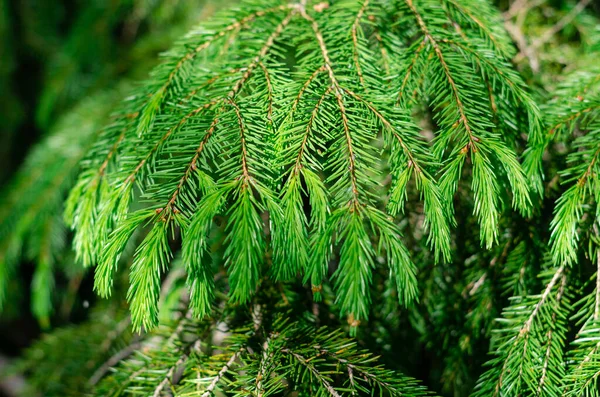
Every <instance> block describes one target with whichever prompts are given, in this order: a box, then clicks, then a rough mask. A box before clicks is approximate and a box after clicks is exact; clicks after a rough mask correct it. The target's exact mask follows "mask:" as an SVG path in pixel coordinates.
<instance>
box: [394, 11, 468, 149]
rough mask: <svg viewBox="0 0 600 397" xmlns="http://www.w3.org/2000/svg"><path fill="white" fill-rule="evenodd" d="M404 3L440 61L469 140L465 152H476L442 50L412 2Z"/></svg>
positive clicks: (460, 101) (462, 106)
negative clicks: (469, 150)
mask: <svg viewBox="0 0 600 397" xmlns="http://www.w3.org/2000/svg"><path fill="white" fill-rule="evenodd" d="M405 1H406V4H407V5H408V7H409V8H410V10H411V12H412V13H413V15H414V16H415V18H416V20H417V24H418V25H419V28H420V29H421V31H422V32H423V34H424V35H425V37H426V38H427V39H428V40H429V41H430V42H431V45H432V46H433V49H434V51H435V54H436V56H437V57H438V60H439V61H440V65H441V66H442V69H443V70H444V75H445V76H446V80H447V81H448V85H449V86H450V90H451V91H452V96H453V97H454V101H455V102H456V107H457V109H458V113H459V121H460V123H462V125H463V126H464V127H465V131H466V132H467V135H468V138H469V143H468V144H467V146H466V149H467V150H468V149H471V150H473V151H474V152H476V151H477V145H476V142H477V141H479V138H477V137H475V135H474V133H473V131H472V129H471V124H470V122H469V119H468V118H467V114H466V111H465V107H464V105H463V103H462V100H461V99H460V94H459V90H458V87H457V86H456V83H455V81H454V78H453V77H452V73H451V72H450V68H449V67H448V64H447V63H446V60H445V58H444V55H443V53H442V49H441V47H440V45H439V43H438V42H437V40H436V39H435V38H434V37H433V35H432V34H431V32H430V31H429V29H428V28H427V25H426V24H425V21H424V20H423V17H422V16H421V14H420V13H419V11H418V10H417V9H416V7H415V5H414V4H413V0H405Z"/></svg>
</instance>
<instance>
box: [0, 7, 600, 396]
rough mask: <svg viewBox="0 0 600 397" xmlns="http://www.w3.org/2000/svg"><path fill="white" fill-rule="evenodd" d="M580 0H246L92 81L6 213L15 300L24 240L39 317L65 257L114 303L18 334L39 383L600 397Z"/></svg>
mask: <svg viewBox="0 0 600 397" xmlns="http://www.w3.org/2000/svg"><path fill="white" fill-rule="evenodd" d="M151 3H152V4H153V5H152V6H151V5H150V3H148V4H147V7H157V8H156V10H163V12H164V10H165V9H164V8H162V7H167V6H166V5H161V4H160V3H162V2H156V4H155V3H154V2H151ZM519 3H523V4H520V5H519ZM588 3H589V1H587V2H586V1H585V0H584V1H582V2H580V3H578V4H576V5H575V4H571V3H568V2H567V3H565V4H564V5H563V4H562V3H560V4H559V5H553V4H542V5H539V6H535V5H532V4H529V2H519V1H516V2H514V3H511V6H510V7H509V8H508V9H507V10H505V12H501V11H500V9H501V8H502V7H504V5H503V4H502V2H499V4H492V3H491V2H488V1H487V0H467V1H458V0H338V1H323V2H321V1H316V0H315V1H309V0H299V1H291V2H290V1H288V0H275V1H269V2H267V1H264V0H242V1H241V2H240V3H239V4H236V5H234V6H233V7H230V9H228V10H224V11H220V12H217V13H216V15H214V16H212V17H210V18H208V19H206V20H203V21H202V22H201V23H200V24H199V25H198V26H197V27H195V28H194V29H192V30H191V31H190V32H189V33H188V34H186V35H185V36H183V37H182V38H181V39H179V40H178V41H177V42H176V43H175V44H174V45H172V46H171V47H170V49H169V50H168V51H167V52H165V53H163V54H162V56H161V59H160V63H159V64H158V66H156V67H155V68H154V69H153V71H152V72H151V73H150V74H149V77H147V79H146V80H145V81H143V82H142V83H141V84H137V85H136V86H135V87H133V88H132V87H130V86H129V87H125V88H122V87H121V86H115V87H113V88H112V89H106V90H99V91H98V92H96V93H95V94H94V95H88V96H87V97H86V98H85V99H83V100H81V101H80V102H79V103H78V105H77V106H75V107H74V108H73V109H72V110H70V111H69V112H66V114H65V116H63V117H62V118H61V119H60V121H59V122H57V123H55V124H54V125H53V126H52V130H51V131H52V132H51V133H50V134H49V136H48V137H46V138H45V139H44V140H43V141H42V142H41V143H40V144H38V146H37V147H36V148H35V149H34V150H33V151H32V152H31V153H30V155H29V157H28V159H27V161H26V162H25V164H24V165H23V167H22V168H21V170H20V171H19V173H18V174H17V176H16V177H15V179H14V180H13V181H12V182H11V184H10V185H9V186H8V187H7V188H6V190H5V191H6V192H7V193H6V194H5V196H6V197H7V200H6V204H5V205H4V206H3V207H1V209H0V304H3V305H4V306H6V305H7V302H8V298H9V297H10V296H11V294H13V293H14V292H13V291H11V288H13V289H14V288H17V287H16V285H15V283H13V282H12V280H13V278H14V275H15V274H17V271H18V263H19V261H20V260H21V258H23V257H25V258H30V259H31V260H33V261H34V262H35V263H36V270H35V274H34V276H33V281H32V311H33V314H34V315H35V316H36V318H38V319H39V321H40V323H41V324H42V325H44V326H49V324H50V318H51V316H52V314H53V304H52V302H53V300H56V299H55V298H54V297H55V295H56V294H57V293H58V292H57V291H55V290H56V288H55V285H56V281H55V277H56V274H57V270H61V271H62V272H64V273H66V274H67V275H68V276H69V278H71V279H81V278H83V277H85V274H86V272H87V271H88V270H89V271H90V273H93V288H94V291H95V292H96V293H97V294H98V295H99V296H100V297H102V298H110V300H107V301H103V302H102V303H98V304H97V306H96V307H95V308H94V309H93V312H92V313H93V314H92V315H91V316H90V319H88V320H86V321H85V322H84V323H82V324H79V325H70V326H68V327H65V328H59V329H58V330H56V331H53V332H52V333H50V334H49V335H47V336H45V337H43V338H42V339H41V340H40V341H39V342H37V343H36V344H34V345H33V346H32V347H31V348H30V349H29V350H27V352H26V353H25V355H24V356H23V358H22V359H21V360H20V361H19V363H18V364H17V366H16V367H15V369H16V370H17V372H21V373H25V374H27V375H28V377H29V378H30V379H31V384H30V386H31V390H30V391H28V392H30V393H34V392H35V391H41V392H42V393H44V394H43V395H47V396H52V395H57V396H58V395H97V396H107V395H109V396H120V395H148V396H155V397H158V396H205V397H208V396H211V395H235V396H238V395H240V396H241V395H257V396H267V395H287V394H289V393H294V394H297V395H307V396H308V395H311V396H312V395H319V396H320V395H322V396H327V395H329V396H341V395H353V396H354V395H375V394H378V395H394V396H415V397H416V396H427V395H432V393H430V392H428V391H427V389H426V388H425V387H424V386H421V385H420V383H419V382H417V381H415V380H413V378H412V377H408V376H406V375H404V374H407V375H410V376H414V377H415V378H419V377H421V378H424V379H423V380H424V381H425V382H424V383H425V384H426V385H427V386H428V387H430V389H433V390H436V391H438V392H439V393H440V394H441V395H455V396H463V395H472V396H475V397H483V396H486V397H487V396H595V395H597V394H598V390H599V389H598V387H599V386H598V383H597V379H598V375H599V374H600V368H599V365H598V362H599V361H598V359H599V357H600V356H599V355H600V352H599V351H598V349H599V347H600V334H599V332H600V319H599V316H600V205H599V203H600V68H598V66H597V65H594V61H593V60H594V59H595V57H597V56H598V54H599V53H600V31H598V29H597V26H600V25H599V24H600V21H599V18H598V16H597V15H594V14H593V13H592V12H589V11H588V10H587V9H586V7H587V6H588ZM515 4H516V5H515ZM0 5H1V4H0ZM121 6H122V7H123V10H125V11H124V13H125V14H124V15H129V14H128V11H127V10H129V9H130V7H131V5H130V4H129V3H128V2H125V3H123V4H122V5H121ZM134 8H135V7H134ZM192 8H193V7H192ZM103 9H104V8H103ZM140 10H141V11H139V12H138V13H136V14H135V18H142V19H141V20H145V19H144V18H148V21H147V23H149V24H150V26H151V25H152V21H153V18H154V17H155V16H156V15H162V14H161V12H158V14H154V12H155V11H151V10H150V9H149V8H146V6H144V7H141V8H140ZM98 13H99V11H98V8H93V7H92V6H90V9H89V14H86V15H87V17H85V16H84V17H82V25H81V28H82V29H84V28H85V21H86V20H87V19H86V18H95V17H96V15H97V14H98ZM111 15H112V14H111ZM546 15H552V18H555V19H556V20H553V21H552V22H551V24H550V25H547V24H546V23H547V22H546V21H545V20H542V18H541V16H544V18H545V16H546ZM0 17H1V16H0ZM115 17H116V16H115ZM552 18H551V19H552ZM158 20H159V21H162V19H160V18H158ZM1 22H2V19H1V18H0V23H1ZM111 23H118V19H115V20H114V21H113V20H111ZM140 23H141V22H140ZM140 26H141V25H140ZM144 26H145V25H144ZM1 27H2V25H0V28H1ZM84 30H85V29H84ZM540 30H541V32H540ZM151 31H152V29H150V30H149V32H148V37H152V35H153V34H154V33H152V32H151ZM573 31H576V32H577V34H574V33H573ZM80 35H81V37H85V35H83V34H80ZM77 36H78V34H77V31H75V33H74V37H77ZM74 40H75V38H74ZM140 41H141V40H140ZM81 43H85V41H82V42H81ZM81 43H79V44H72V45H73V46H74V47H70V46H67V47H65V51H66V52H69V51H71V49H73V48H79V45H80V44H81ZM559 49H562V50H559ZM561 51H562V52H561ZM564 54H568V56H567V57H565V55H564ZM569 58H573V59H572V60H571V59H569ZM134 59H135V58H134ZM88 61H89V59H87V58H86V57H85V56H83V58H82V60H81V62H82V64H81V66H82V68H84V65H85V63H86V62H88ZM61 67H62V66H58V68H59V69H60V68H61ZM0 72H1V70H0ZM54 75H55V74H54V73H52V72H51V71H49V76H54ZM108 75H110V73H108ZM0 78H2V75H1V74H0ZM96 78H98V81H101V80H102V79H103V78H104V77H103V76H102V73H100V74H98V75H97V76H96ZM556 80H558V81H559V82H558V83H556V82H555V81H556ZM48 90H49V91H47V92H46V93H45V94H44V95H43V96H42V101H41V105H40V109H38V111H39V113H38V116H39V119H38V121H39V122H40V123H42V124H44V123H47V122H49V120H50V119H52V114H53V113H54V112H55V111H58V110H57V109H59V108H60V107H62V106H64V101H67V99H66V98H62V99H60V98H57V97H56V95H58V94H57V92H55V91H53V89H52V85H51V84H49V88H48ZM53 92H54V93H53ZM61 95H62V94H61ZM116 98H119V100H118V101H117V100H115V99H116ZM54 107H56V109H54ZM44 120H46V121H44ZM67 196H68V197H67ZM40 198H43V200H42V199H40ZM65 224H66V225H67V226H68V228H66V227H65ZM70 240H72V248H73V257H71V251H70V250H69V249H68V245H67V244H66V242H67V241H70ZM125 302H126V304H127V307H128V313H127V312H125V311H124V310H123V306H124V303H125ZM0 307H1V306H0ZM346 333H349V334H350V335H351V336H352V337H356V338H357V339H349V338H348V336H347V335H346ZM65 346H66V347H67V350H68V354H66V355H61V354H57V353H60V350H61V349H63V348H64V347H65ZM365 348H370V349H373V350H374V352H376V353H381V354H382V357H381V358H379V359H377V358H376V357H375V356H374V355H372V354H371V353H369V352H368V351H367V350H365ZM488 351H489V354H488V355H486V353H487V352H488ZM37 361H42V362H43V365H42V366H40V367H37V366H36V363H37ZM378 362H381V364H379V363H378ZM424 363H425V364H427V365H428V370H426V371H423V372H422V373H420V372H419V371H418V369H417V368H418V367H419V365H423V364H424ZM386 368H390V369H386Z"/></svg>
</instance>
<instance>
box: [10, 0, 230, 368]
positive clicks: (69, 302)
mask: <svg viewBox="0 0 600 397" xmlns="http://www.w3.org/2000/svg"><path fill="white" fill-rule="evenodd" d="M225 4H227V0H225V1H220V2H218V4H217V2H211V1H197V0H85V1H83V0H65V1H46V0H19V1H9V0H0V120H1V122H0V184H1V185H0V186H1V189H0V192H1V193H0V194H1V196H0V197H2V200H1V201H2V205H1V210H0V220H1V221H0V236H2V238H1V239H0V245H4V246H3V247H2V248H3V250H2V251H3V252H4V253H6V257H4V258H2V259H4V261H8V262H9V263H13V266H14V267H15V268H19V271H18V273H17V274H15V275H14V276H15V277H14V279H15V280H14V281H15V282H12V283H11V284H10V285H9V286H8V287H9V292H8V293H7V296H10V300H9V301H8V302H6V304H5V307H4V310H3V312H2V319H1V321H0V335H2V337H0V352H2V354H8V355H15V354H17V353H18V352H19V350H20V349H21V348H22V347H24V346H26V345H28V344H29V343H30V342H31V340H32V338H34V337H36V336H37V335H38V333H39V332H40V329H47V328H49V327H50V325H51V324H52V325H59V324H64V323H67V322H69V321H74V320H75V321H77V320H78V319H82V318H83V317H85V316H86V314H85V312H86V310H84V303H83V302H85V306H86V307H87V306H88V301H87V300H89V299H93V294H92V292H91V284H89V280H88V279H87V278H86V277H85V276H84V274H83V269H82V268H81V267H80V266H79V265H78V264H76V263H75V261H74V259H73V256H72V255H71V252H70V244H69V243H66V241H68V240H67V239H68V235H67V231H66V229H65V228H64V226H63V222H62V212H63V207H62V206H63V201H64V198H65V195H66V193H67V192H68V190H69V189H70V187H71V186H72V183H73V178H74V177H75V176H76V175H77V172H78V163H79V161H81V160H82V158H83V156H84V154H85V151H86V148H87V147H88V145H89V144H90V142H91V141H92V140H93V138H94V136H95V134H96V133H98V130H99V129H100V128H101V127H102V126H104V125H105V124H106V123H107V122H109V120H110V116H109V115H110V114H111V113H112V112H113V111H115V106H117V105H118V104H119V103H120V101H121V100H122V99H123V98H124V96H125V95H126V93H127V87H129V86H131V84H135V82H136V81H139V80H141V79H143V78H144V77H145V76H147V74H148V72H149V70H150V69H151V68H152V66H154V65H155V64H156V63H157V62H158V61H159V57H158V55H159V54H160V53H161V52H163V51H166V50H168V49H169V47H170V46H171V45H172V43H173V42H174V40H175V39H176V38H177V37H179V36H181V35H183V34H184V33H185V32H187V31H188V30H189V29H190V28H191V27H192V26H193V24H195V23H197V22H198V21H200V20H203V19H204V18H206V17H207V16H209V15H211V14H212V13H214V11H215V10H216V9H217V8H218V7H220V6H222V5H225ZM35 144H37V145H35ZM32 146H34V147H33V150H32V151H31V152H29V151H30V149H31V148H32ZM28 152H29V153H28ZM26 154H27V156H26ZM41 170H44V172H43V173H42V172H40V171H41ZM42 174H43V175H42ZM32 184H36V185H37V186H38V187H39V186H40V184H41V185H42V186H44V188H43V189H42V190H41V191H42V192H44V193H46V194H44V197H43V198H40V197H32V196H31V195H27V192H28V187H30V186H31V185H32ZM7 247H8V249H6V248H7ZM21 251H22V252H23V254H22V255H20V254H19V253H20V252H21ZM9 256H12V257H9ZM19 261H20V262H22V263H21V264H20V266H16V264H15V263H14V262H19ZM29 286H31V288H30V287H29ZM32 292H33V293H32ZM30 307H31V310H30ZM32 311H33V314H34V316H32V315H31V314H30V313H32ZM51 317H52V318H51ZM34 318H37V319H38V320H39V321H36V320H35V319H34ZM0 365H1V364H0Z"/></svg>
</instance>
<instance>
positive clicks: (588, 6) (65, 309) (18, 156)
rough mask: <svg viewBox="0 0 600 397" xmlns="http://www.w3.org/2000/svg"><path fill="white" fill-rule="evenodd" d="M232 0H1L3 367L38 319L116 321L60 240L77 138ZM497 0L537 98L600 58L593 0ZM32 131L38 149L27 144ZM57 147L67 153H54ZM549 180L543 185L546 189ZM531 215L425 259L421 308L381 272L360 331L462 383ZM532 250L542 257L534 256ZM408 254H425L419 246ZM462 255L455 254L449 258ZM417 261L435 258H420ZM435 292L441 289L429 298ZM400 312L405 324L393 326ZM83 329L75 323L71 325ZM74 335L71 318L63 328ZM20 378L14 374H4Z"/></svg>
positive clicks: (84, 140)
mask: <svg viewBox="0 0 600 397" xmlns="http://www.w3.org/2000/svg"><path fill="white" fill-rule="evenodd" d="M234 1H235V0H219V1H216V0H200V1H199V0H55V1H50V0H14V1H9V0H0V183H1V186H2V187H1V189H0V197H2V200H1V201H2V205H1V206H0V244H5V245H6V246H5V247H0V248H2V249H0V251H1V252H5V253H6V254H5V255H7V258H3V259H4V260H5V261H8V262H12V263H13V264H15V263H17V262H19V263H20V266H16V265H15V266H13V267H14V268H15V269H18V271H17V272H16V273H15V274H14V279H13V281H12V282H11V284H10V286H9V293H8V294H7V295H8V296H10V299H9V300H7V301H6V302H5V307H4V309H3V311H2V314H1V318H0V372H2V368H3V367H4V366H5V363H6V357H15V356H18V355H19V354H20V352H21V351H22V349H23V348H24V347H26V346H28V345H30V344H31V343H32V341H33V340H35V339H36V338H38V337H39V335H40V333H41V332H42V331H43V330H44V329H49V328H54V327H57V326H65V325H67V324H71V323H79V322H82V321H87V319H88V318H89V317H90V316H91V317H92V318H93V317H94V316H98V313H100V312H102V313H104V317H103V320H102V321H103V322H104V324H107V330H109V329H110V327H112V326H114V323H115V321H116V320H115V318H109V317H106V312H107V311H106V310H100V309H96V310H94V311H91V312H92V314H91V315H90V310H88V308H89V307H91V306H94V300H95V298H94V294H93V292H92V282H91V281H92V280H91V275H90V274H84V270H83V269H82V268H81V267H80V265H78V264H76V263H75V261H74V258H73V255H72V253H71V250H70V243H67V242H66V241H69V235H68V232H67V231H66V230H65V229H64V227H63V226H62V212H63V210H62V206H63V201H64V198H65V196H66V194H67V192H68V190H69V188H70V187H71V186H72V183H73V180H74V177H75V175H76V174H77V170H78V169H77V165H78V163H79V161H80V160H81V159H82V158H83V156H84V153H85V149H86V148H87V146H88V145H89V144H90V142H91V141H92V140H93V138H94V134H95V133H97V131H98V130H99V128H100V127H101V126H103V125H104V124H106V123H107V122H110V114H111V113H113V112H114V111H115V110H116V109H115V108H114V107H115V106H117V105H118V104H119V102H120V100H121V99H122V98H124V96H126V95H127V87H128V86H130V85H131V84H135V82H136V81H139V80H140V79H143V78H144V77H145V76H146V75H147V73H148V71H149V70H150V69H151V67H152V66H153V65H155V64H156V63H157V62H158V57H157V55H158V54H159V53H160V52H161V51H165V50H167V49H168V48H169V47H170V45H171V44H172V43H173V41H174V40H175V39H176V38H177V37H178V36H181V35H182V34H184V33H185V32H186V31H188V30H189V29H190V28H191V27H192V26H193V25H194V24H195V23H196V22H198V21H200V20H202V19H203V18H206V17H207V16H208V15H210V14H212V13H213V12H214V11H215V10H216V9H217V8H219V7H222V6H225V5H227V4H228V3H232V2H234ZM495 3H496V6H498V7H499V8H500V9H501V10H503V12H504V14H503V15H504V23H505V27H506V29H507V30H508V31H509V33H510V35H511V37H512V38H513V41H514V43H515V47H516V49H517V55H516V57H515V58H514V63H515V65H516V66H517V68H518V69H519V70H520V72H521V73H522V75H523V76H524V78H525V80H526V81H527V83H528V84H529V86H530V87H532V91H534V94H535V95H536V96H537V98H538V99H539V101H540V102H541V103H543V102H546V101H548V100H550V99H552V98H551V97H552V94H551V93H552V91H553V89H554V88H555V87H556V86H558V85H559V84H560V82H561V81H562V80H563V79H564V78H565V77H566V76H567V75H569V74H570V73H571V72H573V71H574V70H578V69H581V68H592V69H593V68H595V67H596V64H597V63H598V59H597V54H598V51H600V2H595V1H592V0H583V1H572V0H510V1H506V0H499V1H495ZM74 141H76V142H77V145H73V142H74ZM34 144H37V145H36V146H35V147H34V148H33V151H32V152H31V153H32V154H31V155H29V156H26V154H27V153H28V152H30V149H31V148H32V145H34ZM74 147H75V148H76V150H74V149H73V148H74ZM46 148H52V149H53V150H52V151H50V150H45V149H46ZM57 148H58V149H57ZM61 148H64V151H61ZM56 150H58V152H57V151H56ZM556 150H560V148H557V149H556ZM49 153H53V154H52V155H51V156H49V155H48V154H49ZM56 153H61V158H60V161H57V158H56ZM558 159H559V160H557V161H558V162H560V161H563V160H560V157H558ZM563 165H564V163H557V164H553V163H552V162H550V163H549V168H548V169H547V170H546V174H547V175H554V174H556V171H557V170H558V169H560V168H562V166H563ZM553 167H554V168H553ZM48 168H52V172H51V173H48V172H45V173H44V175H45V176H46V177H47V176H48V175H50V176H51V177H50V178H46V179H45V180H40V179H39V175H37V174H36V172H35V170H36V169H37V170H39V169H45V170H47V169H48ZM31 183H36V184H45V186H47V189H46V190H44V191H45V192H47V195H45V196H44V197H43V199H42V200H40V197H28V196H27V191H28V190H27V187H28V185H30V184H31ZM552 186H553V185H552V184H549V189H552ZM15 192H16V193H15ZM559 192H560V190H559V188H558V186H556V192H555V194H554V195H553V194H550V195H548V196H547V198H546V200H548V201H549V202H552V203H553V202H554V199H556V197H557V196H558V194H559ZM15 197H20V198H22V199H19V200H15ZM471 210H472V209H471V208H467V207H465V208H462V211H465V212H470V211H471ZM457 211H461V209H460V208H458V209H457ZM542 211H546V212H548V213H551V211H552V205H545V206H542ZM409 213H411V211H409ZM462 219H467V217H463V218H462ZM540 219H550V217H549V216H546V217H540ZM512 221H513V224H514V223H515V222H520V221H519V220H512ZM538 226H539V227H537V228H536V227H532V226H531V224H524V229H523V238H522V239H521V240H520V242H519V243H518V246H516V247H512V246H510V244H512V242H511V241H513V240H509V241H508V242H506V243H505V244H501V245H499V246H498V247H496V249H494V250H491V251H487V252H485V253H482V252H481V251H480V249H479V247H478V245H477V244H473V245H472V246H471V245H469V244H465V246H463V247H460V249H459V252H458V253H457V254H456V257H457V258H459V259H457V261H455V263H451V264H447V265H444V266H435V267H434V266H433V265H432V266H428V267H423V268H421V269H420V273H419V277H420V279H421V280H420V283H421V284H420V285H421V286H422V291H423V292H422V294H421V304H420V305H419V307H418V308H417V309H416V310H410V311H405V312H402V313H398V308H397V307H396V305H394V304H393V303H392V302H393V301H394V299H395V298H393V297H390V296H388V295H387V294H386V292H387V291H389V290H390V288H388V286H386V285H385V283H383V282H382V283H380V284H375V285H379V287H378V288H380V289H381V291H380V293H377V294H373V296H375V297H377V298H376V302H374V305H375V306H374V309H373V310H372V312H373V316H372V320H371V322H370V325H369V328H368V329H366V328H363V329H362V330H361V332H362V333H364V335H360V337H361V338H360V339H361V340H363V341H364V343H365V344H366V345H368V347H371V348H372V347H375V350H376V351H378V352H380V353H385V352H393V354H387V355H386V354H384V355H383V361H384V362H385V363H386V364H389V365H390V366H391V367H393V366H394V363H393V360H394V357H396V356H397V355H398V354H401V353H405V354H407V355H414V357H413V358H412V359H411V360H410V361H411V362H413V363H415V364H417V366H418V367H417V368H413V369H412V370H409V371H407V373H409V374H410V375H412V376H415V377H418V378H420V379H423V380H425V382H426V383H427V384H428V385H429V386H430V387H431V388H432V389H433V390H436V391H439V392H441V393H442V394H444V395H448V396H451V395H455V396H461V395H466V393H467V392H468V391H469V390H471V389H472V388H473V385H474V383H475V381H476V378H477V376H478V374H479V368H480V366H481V365H482V364H483V362H485V361H486V359H487V351H488V345H489V336H490V333H491V328H492V323H491V321H489V319H491V318H494V317H498V316H499V315H500V312H499V309H500V308H502V307H504V306H505V304H506V302H507V301H508V299H507V297H508V294H507V293H506V291H508V290H510V289H511V288H512V289H518V288H523V289H524V290H530V289H534V290H536V289H539V287H540V281H539V280H536V279H535V277H534V276H532V277H522V278H521V279H519V280H514V279H510V278H508V277H506V275H514V274H519V272H518V266H520V264H519V263H512V262H511V255H507V252H508V251H509V248H510V250H511V251H512V250H520V251H518V252H521V253H523V252H526V251H527V250H528V249H531V248H530V247H529V246H528V244H536V242H537V244H539V242H540V241H547V237H548V236H546V235H545V236H540V237H539V238H534V237H533V235H535V234H536V233H538V231H540V232H539V233H546V232H541V231H542V230H543V231H545V230H548V225H546V224H544V225H538ZM477 233H478V231H477V228H476V227H473V226H472V225H467V224H463V225H459V226H458V228H457V229H456V234H457V235H458V236H460V237H461V238H462V239H464V241H473V242H475V241H477V236H476V234H477ZM407 235H408V236H410V235H411V233H407ZM515 240H517V239H515ZM32 241H34V242H36V243H35V244H31V242H32ZM40 241H43V243H40ZM31 247H35V249H32V248H31ZM534 251H535V250H532V252H534ZM19 252H23V255H21V254H18V253H19ZM423 252H425V251H423ZM9 255H12V257H10V258H8V256H9ZM423 255H425V253H423ZM515 255H516V254H515ZM531 259H532V261H537V262H539V267H540V268H541V267H543V264H542V263H541V262H542V261H541V259H540V258H531ZM414 260H415V262H416V263H419V258H418V253H417V254H416V255H415V258H414ZM460 261H462V266H457V262H460ZM422 262H423V263H431V261H429V260H427V259H426V260H423V261H422ZM496 262H501V263H503V268H500V266H498V267H497V268H496V269H494V271H493V272H492V273H488V269H489V268H490V267H493V264H495V263H496ZM528 269H529V270H528V271H530V270H531V269H532V268H531V267H529V268H528ZM503 274H504V275H505V276H503ZM492 276H493V277H498V278H500V279H501V280H503V283H504V284H505V285H506V286H508V287H509V288H507V289H501V290H493V285H492V284H490V283H485V282H484V281H485V280H486V277H492ZM383 278H384V277H382V279H383ZM527 283H531V284H532V285H526V284H527ZM494 285H496V284H494ZM509 292H514V291H509ZM439 296H444V297H445V299H434V297H439ZM429 297H431V298H432V299H428V298H429ZM492 301H494V304H492ZM498 302H500V303H498ZM30 308H31V309H30ZM121 309H122V308H117V309H115V308H112V309H111V310H121ZM490 311H492V312H494V311H495V313H494V315H492V316H490V314H489V312H490ZM94 313H96V314H94ZM119 313H120V312H119ZM465 318H466V321H465ZM406 322H409V323H410V324H411V325H412V327H400V326H394V325H395V324H396V325H399V324H401V323H406ZM66 329H67V330H68V329H69V328H66ZM85 330H86V328H85V327H83V328H78V331H77V332H82V333H85V332H86V331H85ZM390 330H393V331H392V332H390ZM107 332H108V331H107ZM53 335H54V336H51V338H61V337H63V335H62V334H61V333H56V334H53ZM69 335H70V334H69V333H68V332H66V331H65V333H64V337H66V338H68V337H69ZM406 340H419V341H420V345H419V347H418V348H414V346H404V345H401V344H400V341H406ZM88 347H89V346H88ZM419 349H420V351H419ZM28 354H30V355H31V354H33V353H32V352H31V351H30V352H29V353H28ZM474 369H475V370H474ZM15 384H17V385H18V382H17V383H14V382H13V383H11V385H12V386H14V385H15ZM11 385H8V384H2V385H0V396H1V395H2V393H3V392H5V393H10V390H8V389H9V388H10V387H12V386H11ZM3 387H4V388H5V390H2V388H3ZM7 395H11V394H7Z"/></svg>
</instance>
